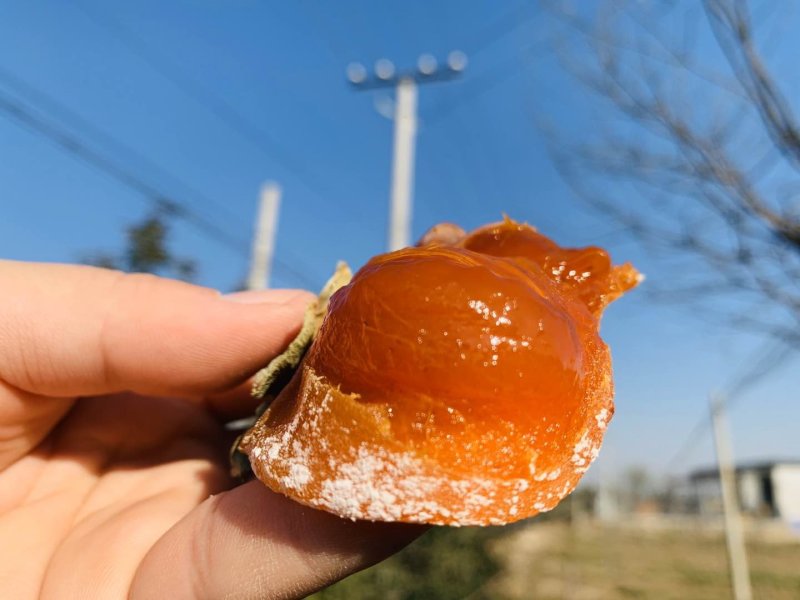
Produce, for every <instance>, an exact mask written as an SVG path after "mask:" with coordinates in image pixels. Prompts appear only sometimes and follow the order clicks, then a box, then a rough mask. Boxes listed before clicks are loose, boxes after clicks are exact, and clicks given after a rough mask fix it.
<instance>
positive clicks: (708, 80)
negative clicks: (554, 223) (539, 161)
mask: <svg viewBox="0 0 800 600" xmlns="http://www.w3.org/2000/svg"><path fill="white" fill-rule="evenodd" d="M679 4H680V3H661V4H659V3H656V4H655V6H656V8H658V9H659V10H660V12H659V13H658V14H655V13H653V12H652V11H650V12H648V11H647V9H646V8H642V4H641V3H629V2H625V1H624V0H610V1H609V2H607V3H606V4H604V5H603V7H602V9H601V10H600V11H598V13H597V15H596V16H595V17H594V18H591V17H589V16H583V15H581V14H579V13H577V12H575V11H572V10H568V9H567V8H565V7H564V6H563V5H561V4H558V3H552V2H551V3H547V6H548V7H549V8H550V11H551V13H552V14H553V15H554V16H555V17H557V20H558V22H559V23H561V24H562V25H563V26H564V31H565V32H566V33H565V34H564V35H565V37H562V38H561V39H558V40H556V44H555V46H556V50H557V55H558V57H559V59H560V61H561V63H562V65H563V66H564V68H565V69H566V70H567V71H568V72H569V73H571V74H572V75H573V76H574V77H575V78H576V79H577V80H578V81H580V82H581V83H582V84H583V85H585V86H586V87H587V88H588V89H589V90H591V91H592V92H593V93H594V94H595V96H596V97H597V98H599V99H601V100H603V101H604V105H605V106H606V113H605V114H606V116H607V117H608V118H606V119H604V124H605V126H606V127H605V130H603V129H602V128H601V127H600V126H598V127H597V128H596V129H595V131H594V132H592V133H593V135H590V134H587V135H586V136H583V137H582V139H581V140H579V141H569V140H568V137H567V136H565V135H564V134H563V133H558V132H556V133H553V132H549V133H548V141H549V145H550V149H551V155H552V157H553V159H554V163H555V165H556V167H557V168H558V170H559V171H560V173H561V174H562V176H563V178H564V179H565V181H567V183H568V184H569V185H570V186H571V187H572V188H573V190H574V191H575V193H576V195H578V196H579V197H581V198H583V199H584V200H585V202H586V203H587V205H588V206H590V207H592V208H594V209H595V210H597V211H599V212H600V213H602V214H603V215H605V216H607V217H610V218H613V219H614V220H616V221H617V222H619V223H620V224H621V225H623V226H624V227H625V228H626V229H627V230H628V232H629V233H630V234H631V235H632V236H633V237H635V238H636V239H639V240H641V241H644V242H646V243H648V244H649V245H651V246H652V247H654V248H656V249H657V250H659V249H660V250H661V251H662V252H663V253H664V254H665V255H669V256H670V258H671V259H672V260H677V261H682V263H681V264H682V265H683V266H684V270H685V273H686V281H684V282H676V283H674V285H673V286H672V288H673V289H671V290H670V289H662V290H657V291H656V292H655V295H660V296H661V297H662V298H680V299H682V300H684V301H685V299H686V298H692V299H694V300H695V301H696V302H697V303H698V304H702V303H703V302H705V301H706V300H708V299H710V298H719V297H723V298H725V299H726V302H725V304H726V306H732V307H734V308H733V310H732V312H730V314H727V315H726V316H725V319H726V321H727V322H729V323H734V324H736V325H737V326H741V327H745V328H748V329H749V328H756V329H759V328H760V330H761V331H762V332H764V333H768V334H770V335H780V336H783V337H784V338H786V339H792V340H797V339H798V337H800V200H798V198H800V125H798V122H797V120H796V119H795V116H794V111H793V110H792V106H791V105H790V104H789V103H788V102H787V100H786V98H785V97H784V96H783V94H782V93H781V91H780V89H779V85H778V83H777V81H778V80H779V78H777V77H776V75H775V74H774V73H772V72H771V71H770V69H769V67H768V66H767V64H766V61H765V60H764V58H763V55H762V54H761V53H760V51H759V45H758V43H757V41H756V39H755V34H754V31H756V27H755V25H754V24H753V22H752V19H751V13H750V10H749V7H748V5H747V2H746V1H744V0H705V1H704V3H703V5H702V9H703V10H702V11H699V12H697V13H695V12H694V11H696V9H697V5H695V4H693V3H688V8H686V10H684V13H683V15H681V13H680V8H679ZM684 6H686V5H684ZM703 12H704V13H705V15H706V17H707V24H708V27H707V37H708V41H710V42H711V43H712V44H716V46H717V47H718V48H719V50H720V56H721V57H722V63H721V64H718V65H717V66H716V67H714V68H710V67H708V66H707V65H704V64H702V61H701V59H702V58H703V56H702V54H701V53H700V51H699V50H698V43H697V36H698V30H697V22H698V19H697V18H696V17H695V18H689V16H690V15H694V14H698V15H702V14H703ZM665 22H668V23H669V24H670V27H666V26H665V25H664V23H665ZM681 28H682V31H681ZM676 31H678V32H679V33H677V34H676ZM576 36H577V41H582V42H583V46H579V45H578V44H576V43H575V42H576ZM576 47H583V48H584V51H582V52H581V51H578V50H575V48H576ZM718 62H719V61H718ZM725 311H727V308H726V309H725ZM725 311H723V312H725Z"/></svg>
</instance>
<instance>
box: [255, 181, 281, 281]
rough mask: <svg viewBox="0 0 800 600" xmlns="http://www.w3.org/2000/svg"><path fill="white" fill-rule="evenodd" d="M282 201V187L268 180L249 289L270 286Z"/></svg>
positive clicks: (260, 210) (256, 234) (259, 218)
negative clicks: (279, 209)
mask: <svg viewBox="0 0 800 600" xmlns="http://www.w3.org/2000/svg"><path fill="white" fill-rule="evenodd" d="M280 203H281V187H280V186H279V185H278V184H277V183H275V182H274V181H268V182H267V183H265V184H264V185H263V186H262V188H261V200H260V206H259V209H258V220H257V221H256V230H255V236H254V237H253V252H252V257H251V260H250V275H249V277H248V278H247V289H248V290H263V289H266V288H267V287H269V277H270V274H271V272H272V257H273V254H274V252H275V235H276V234H277V232H278V208H279V206H280Z"/></svg>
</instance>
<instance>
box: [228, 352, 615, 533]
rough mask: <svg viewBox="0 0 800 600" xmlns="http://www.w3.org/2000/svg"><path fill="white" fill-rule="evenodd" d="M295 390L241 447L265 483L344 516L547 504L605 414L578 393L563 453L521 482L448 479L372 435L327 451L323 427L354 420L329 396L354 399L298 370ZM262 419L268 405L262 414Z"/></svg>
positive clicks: (569, 485) (587, 458)
mask: <svg viewBox="0 0 800 600" xmlns="http://www.w3.org/2000/svg"><path fill="white" fill-rule="evenodd" d="M300 389H301V390H302V392H301V393H300V394H299V395H298V397H297V399H296V401H294V404H293V405H291V410H290V412H285V413H284V415H283V417H281V418H280V419H276V421H278V424H277V425H276V424H271V425H270V426H265V427H256V428H255V429H254V430H252V431H251V432H250V433H248V434H247V435H246V436H245V440H244V442H243V448H244V449H245V451H246V452H247V453H248V454H249V455H250V457H251V463H252V466H253V469H254V470H255V472H256V475H257V476H258V478H259V479H261V480H262V481H263V482H264V483H266V484H267V485H268V486H269V487H271V488H273V489H275V490H276V491H279V492H281V493H284V494H286V495H288V496H290V497H292V498H293V499H295V500H297V501H299V502H302V503H304V504H308V505H309V506H313V507H315V508H320V509H323V510H327V511H329V512H332V513H334V514H337V515H339V516H341V517H345V518H350V519H353V520H355V519H367V520H373V521H405V522H416V523H429V524H449V525H502V524H505V523H508V522H510V521H514V520H516V519H518V518H520V517H521V516H529V515H532V514H534V513H536V512H545V511H548V510H551V509H552V508H554V507H555V506H556V505H557V504H558V502H559V501H560V500H561V499H562V498H563V497H564V496H565V495H566V494H568V493H569V492H571V491H572V490H573V489H574V488H575V486H576V485H577V483H578V481H579V479H580V476H581V475H582V474H583V472H585V471H586V470H587V469H588V467H589V464H590V463H591V462H592V461H593V460H594V458H595V457H596V456H597V452H598V451H599V442H598V443H597V444H595V440H596V439H599V435H598V434H601V433H602V430H603V429H605V426H606V423H607V420H608V418H609V417H610V414H611V412H610V411H609V410H608V409H606V408H602V409H600V410H599V412H598V409H599V408H600V406H603V405H608V406H609V407H610V403H609V398H610V396H609V395H608V394H604V395H601V396H597V397H593V398H587V403H588V406H587V408H589V407H591V408H589V410H591V412H589V415H592V416H590V417H589V418H588V422H587V428H586V429H585V430H584V431H583V432H582V435H581V437H580V438H579V439H578V440H577V442H575V443H574V448H572V454H571V457H570V454H569V453H566V455H565V456H564V459H563V463H561V465H560V466H558V464H552V463H551V464H550V468H547V469H541V470H539V469H535V468H534V467H533V465H532V464H531V465H530V467H531V468H530V475H529V476H528V477H526V478H513V477H509V478H494V477H480V476H473V477H465V476H463V475H462V476H453V474H452V473H448V472H446V471H445V470H443V469H442V468H441V467H440V466H439V465H438V464H437V463H436V462H435V461H434V460H431V459H427V458H426V457H425V456H424V455H419V454H415V453H414V452H413V450H409V449H407V448H405V447H402V446H400V445H398V444H395V445H394V446H393V447H388V446H387V444H386V441H385V438H384V437H382V436H381V435H380V434H377V433H376V434H375V436H374V439H373V438H371V437H369V436H367V438H366V441H363V442H361V443H360V444H358V445H355V446H351V447H347V448H335V450H336V451H335V452H334V451H332V450H331V449H330V448H328V442H327V441H326V437H325V432H326V429H327V430H330V428H331V427H335V428H338V430H339V431H341V430H344V429H349V428H350V427H355V426H359V425H358V424H357V422H356V421H355V420H351V419H350V418H345V420H337V419H338V417H337V416H336V415H337V410H336V404H337V402H338V403H341V402H350V403H352V402H353V398H355V396H349V395H347V394H343V393H341V392H339V391H338V390H337V391H332V390H331V388H330V386H329V385H328V384H327V381H326V380H325V379H324V378H321V377H318V376H317V375H316V374H314V372H313V370H312V369H311V368H310V367H307V366H304V368H303V372H302V375H301V381H300ZM276 403H277V401H276ZM270 410H271V409H270ZM595 414H596V415H597V416H594V415H595ZM587 416H588V415H587ZM269 418H270V415H269V411H268V412H267V413H265V415H263V416H262V420H268V419H269ZM362 426H363V425H362ZM389 446H391V444H389ZM568 448H569V447H568Z"/></svg>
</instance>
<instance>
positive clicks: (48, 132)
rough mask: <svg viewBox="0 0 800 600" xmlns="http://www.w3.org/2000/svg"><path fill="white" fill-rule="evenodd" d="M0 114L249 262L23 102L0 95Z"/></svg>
mask: <svg viewBox="0 0 800 600" xmlns="http://www.w3.org/2000/svg"><path fill="white" fill-rule="evenodd" d="M0 112H2V113H5V116H6V117H8V118H9V119H10V120H12V121H14V122H16V123H17V124H18V125H20V126H22V127H24V128H25V129H27V130H29V131H31V132H33V133H36V134H39V135H41V136H43V137H45V138H47V139H49V140H50V141H51V142H53V143H55V144H56V146H57V147H59V148H60V149H61V150H62V151H64V152H66V153H68V154H71V155H73V156H75V157H77V158H79V159H80V160H82V161H83V162H84V163H85V164H87V165H89V166H91V167H92V168H94V169H96V170H98V171H100V172H103V173H105V174H106V175H107V176H109V177H111V178H112V179H114V180H116V181H117V182H118V183H120V184H122V185H123V186H125V187H127V188H129V189H131V190H133V191H135V192H137V193H138V194H140V195H141V196H142V197H144V199H145V200H147V201H148V202H149V203H150V204H152V205H153V206H154V207H156V208H158V209H161V210H164V211H166V212H167V213H168V214H170V215H172V216H175V217H176V218H179V219H181V220H183V221H184V222H186V223H187V224H189V225H191V226H192V227H194V228H195V229H196V230H197V231H198V232H200V233H202V234H203V235H205V236H206V237H208V238H209V239H212V240H214V241H216V242H217V243H218V244H220V245H222V246H225V247H227V248H229V249H230V250H232V251H233V252H235V253H237V254H239V255H241V256H242V257H244V258H246V259H249V256H250V253H249V248H248V247H247V245H246V244H244V243H243V242H242V240H241V239H240V238H238V237H237V236H235V235H233V234H231V233H230V232H229V231H226V230H225V229H223V228H222V227H220V226H219V225H218V224H217V223H216V222H215V221H214V220H213V219H209V218H208V217H207V216H204V215H202V214H200V213H198V212H197V211H195V210H194V209H193V208H192V207H191V206H190V205H189V204H187V203H185V202H182V201H180V200H177V199H176V198H175V197H174V196H173V195H171V194H168V193H165V192H162V191H161V190H160V189H159V188H157V187H156V186H154V185H152V184H151V183H150V182H148V181H146V180H145V179H143V178H141V177H140V176H139V175H137V174H136V173H134V172H133V171H131V170H130V169H126V168H124V167H121V166H119V165H118V164H116V163H115V162H114V161H113V160H111V159H109V158H108V157H107V156H106V155H104V154H102V153H101V152H98V151H96V150H94V149H93V148H91V147H90V146H89V145H88V144H86V143H84V142H83V141H82V140H81V139H80V138H79V137H77V136H76V135H74V134H72V133H70V132H68V131H66V130H65V128H63V127H58V126H56V125H53V124H52V123H49V122H47V121H46V120H44V119H42V118H41V117H40V116H38V115H37V114H36V112H35V111H33V110H31V108H30V105H26V103H25V102H20V101H18V100H16V99H15V98H13V97H11V96H9V95H7V94H5V93H3V92H0ZM275 263H276V265H278V266H280V267H281V268H282V269H284V270H285V271H286V272H287V273H291V274H292V275H293V276H294V277H295V278H296V279H297V280H298V281H300V282H302V283H303V284H304V285H311V286H315V285H316V282H313V281H311V279H310V278H309V277H308V276H307V275H305V274H304V273H302V272H300V271H298V270H297V269H295V268H294V267H293V266H292V265H289V264H286V263H283V262H282V261H278V260H276V261H275Z"/></svg>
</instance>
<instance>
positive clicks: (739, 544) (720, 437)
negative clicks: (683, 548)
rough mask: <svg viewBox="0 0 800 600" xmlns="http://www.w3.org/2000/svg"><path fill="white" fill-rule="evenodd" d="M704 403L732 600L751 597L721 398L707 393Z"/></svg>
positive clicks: (728, 438)
mask: <svg viewBox="0 0 800 600" xmlns="http://www.w3.org/2000/svg"><path fill="white" fill-rule="evenodd" d="M708 402H709V405H710V408H711V424H712V426H713V429H714V446H715V449H716V452H717V466H718V468H719V481H720V484H721V486H722V512H723V515H724V518H725V541H726V543H727V546H728V563H729V565H730V569H731V581H732V583H733V597H734V598H735V600H751V599H752V597H753V591H752V589H751V587H750V571H749V569H748V567H747V549H746V548H745V543H744V531H743V530H742V516H741V513H740V511H739V501H738V499H737V495H736V471H735V469H734V464H733V451H732V449H731V440H730V432H729V431H728V424H727V422H726V420H725V401H724V398H722V397H721V396H718V395H714V394H712V395H711V396H709V398H708Z"/></svg>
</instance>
